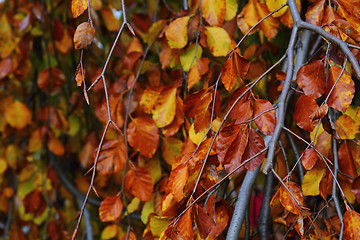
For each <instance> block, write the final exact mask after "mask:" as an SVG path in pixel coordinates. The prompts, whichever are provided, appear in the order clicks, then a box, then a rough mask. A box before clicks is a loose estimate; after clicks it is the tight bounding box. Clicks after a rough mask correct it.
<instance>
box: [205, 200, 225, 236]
mask: <svg viewBox="0 0 360 240" xmlns="http://www.w3.org/2000/svg"><path fill="white" fill-rule="evenodd" d="M228 221H229V213H228V210H227V208H226V206H224V205H220V206H218V207H216V212H215V226H214V227H213V228H212V229H211V231H210V234H209V236H210V237H212V238H213V239H216V238H217V237H218V236H219V235H220V234H221V233H222V232H223V231H224V230H225V228H226V226H227V225H228Z"/></svg>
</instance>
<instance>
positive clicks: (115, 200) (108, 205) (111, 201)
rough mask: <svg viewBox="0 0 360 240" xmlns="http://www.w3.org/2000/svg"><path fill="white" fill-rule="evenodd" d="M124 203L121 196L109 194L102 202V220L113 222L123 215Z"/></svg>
mask: <svg viewBox="0 0 360 240" xmlns="http://www.w3.org/2000/svg"><path fill="white" fill-rule="evenodd" d="M122 209H123V204H122V202H121V200H120V197H119V196H108V197H106V198H105V199H104V200H103V201H102V202H101V204H100V207H99V217H100V220H101V221H102V222H111V221H114V220H116V219H118V218H119V217H120V215H121V211H122Z"/></svg>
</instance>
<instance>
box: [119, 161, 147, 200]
mask: <svg viewBox="0 0 360 240" xmlns="http://www.w3.org/2000/svg"><path fill="white" fill-rule="evenodd" d="M125 188H126V189H127V190H128V191H129V192H130V193H131V194H132V195H133V196H135V197H137V198H139V199H140V200H141V201H145V202H146V201H149V200H150V199H151V195H152V193H153V189H154V182H153V180H152V178H151V175H150V173H149V171H148V170H147V169H146V168H144V167H139V166H138V167H133V168H131V169H130V170H129V171H128V172H127V173H126V175H125Z"/></svg>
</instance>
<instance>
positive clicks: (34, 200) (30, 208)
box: [24, 189, 47, 217]
mask: <svg viewBox="0 0 360 240" xmlns="http://www.w3.org/2000/svg"><path fill="white" fill-rule="evenodd" d="M46 206H47V205H46V202H45V199H44V196H43V194H42V193H41V192H40V191H39V190H38V189H35V190H34V191H32V192H30V193H28V194H27V195H26V196H25V198H24V207H25V213H33V214H34V216H35V217H39V216H41V214H42V213H43V212H44V211H45V209H46Z"/></svg>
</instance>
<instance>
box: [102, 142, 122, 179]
mask: <svg viewBox="0 0 360 240" xmlns="http://www.w3.org/2000/svg"><path fill="white" fill-rule="evenodd" d="M125 162H126V149H125V143H124V141H122V140H108V141H107V142H105V143H104V144H103V145H102V148H101V152H100V156H99V162H98V164H97V166H96V170H97V171H98V172H99V174H100V175H106V174H111V173H115V172H118V171H120V170H122V169H123V168H124V166H125Z"/></svg>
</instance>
